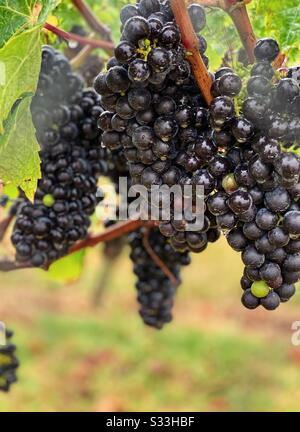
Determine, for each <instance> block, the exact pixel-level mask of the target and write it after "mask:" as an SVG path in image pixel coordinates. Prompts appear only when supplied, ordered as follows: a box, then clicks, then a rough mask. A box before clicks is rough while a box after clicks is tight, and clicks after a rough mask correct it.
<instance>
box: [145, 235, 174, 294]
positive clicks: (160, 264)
mask: <svg viewBox="0 0 300 432" xmlns="http://www.w3.org/2000/svg"><path fill="white" fill-rule="evenodd" d="M149 235H150V229H149V228H148V229H147V230H146V231H145V233H144V235H143V246H144V248H145V250H146V251H147V253H148V255H149V256H150V258H151V259H152V261H153V262H154V264H156V265H157V267H158V268H160V269H161V271H162V272H163V273H164V274H165V275H166V276H167V277H168V278H169V279H170V281H171V282H172V283H173V284H174V285H176V286H177V285H178V284H179V281H178V280H177V279H176V277H175V276H174V275H173V273H172V272H171V271H170V270H169V268H168V267H167V266H166V264H165V263H164V262H163V260H162V259H161V258H160V257H159V256H158V255H157V254H156V253H155V252H154V250H153V248H152V246H151V244H150V242H149Z"/></svg>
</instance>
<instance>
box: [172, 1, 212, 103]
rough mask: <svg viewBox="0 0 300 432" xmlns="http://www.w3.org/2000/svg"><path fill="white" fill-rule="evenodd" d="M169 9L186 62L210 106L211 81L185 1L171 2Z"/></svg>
mask: <svg viewBox="0 0 300 432" xmlns="http://www.w3.org/2000/svg"><path fill="white" fill-rule="evenodd" d="M171 7H172V10H173V13H174V17H175V20H176V23H177V25H178V27H179V30H180V32H181V37H182V42H183V45H184V46H185V48H186V50H187V52H188V57H187V60H188V61H189V62H190V64H191V67H192V70H193V74H194V77H195V80H196V81H197V84H198V86H199V88H200V90H201V92H202V94H203V96H204V99H205V101H206V103H207V104H208V105H210V104H211V102H212V100H213V97H212V95H211V91H210V89H211V85H212V79H211V76H210V75H209V73H208V70H207V69H206V66H205V64H204V62H203V60H202V57H201V54H200V52H199V42H198V38H197V36H196V33H195V31H194V28H193V25H192V22H191V19H190V16H189V13H188V10H187V6H186V3H185V0H171Z"/></svg>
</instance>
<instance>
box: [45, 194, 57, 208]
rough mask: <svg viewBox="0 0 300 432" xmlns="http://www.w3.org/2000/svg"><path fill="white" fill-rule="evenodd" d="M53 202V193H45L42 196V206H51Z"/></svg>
mask: <svg viewBox="0 0 300 432" xmlns="http://www.w3.org/2000/svg"><path fill="white" fill-rule="evenodd" d="M54 203H55V199H54V197H53V195H51V194H47V195H45V196H44V198H43V204H44V206H46V207H53V205H54Z"/></svg>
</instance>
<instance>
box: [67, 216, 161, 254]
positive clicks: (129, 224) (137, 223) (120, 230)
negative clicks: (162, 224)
mask: <svg viewBox="0 0 300 432" xmlns="http://www.w3.org/2000/svg"><path fill="white" fill-rule="evenodd" d="M156 224H157V223H156V222H155V221H149V222H145V221H141V220H129V221H124V222H119V223H117V224H115V225H113V226H111V227H109V228H107V229H106V230H105V231H104V232H103V233H100V234H97V235H90V236H88V237H87V238H86V239H84V240H82V241H79V242H78V243H76V244H75V245H74V246H73V247H72V248H71V249H70V250H69V253H70V254H71V253H74V252H78V251H80V250H82V249H85V248H87V247H95V246H97V245H98V244H99V243H103V242H108V241H111V240H115V239H116V238H119V237H122V236H123V235H125V234H129V233H130V232H133V231H136V230H138V229H139V228H141V227H144V226H147V227H153V226H156Z"/></svg>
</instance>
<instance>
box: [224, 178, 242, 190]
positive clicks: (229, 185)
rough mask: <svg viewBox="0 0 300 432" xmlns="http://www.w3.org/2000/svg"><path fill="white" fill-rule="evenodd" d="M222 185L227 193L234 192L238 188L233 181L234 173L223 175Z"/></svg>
mask: <svg viewBox="0 0 300 432" xmlns="http://www.w3.org/2000/svg"><path fill="white" fill-rule="evenodd" d="M222 186H223V188H224V190H225V192H227V193H230V192H235V191H236V190H238V188H239V187H238V185H237V183H236V181H235V177H234V174H228V175H227V176H225V177H224V178H223V181H222Z"/></svg>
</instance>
